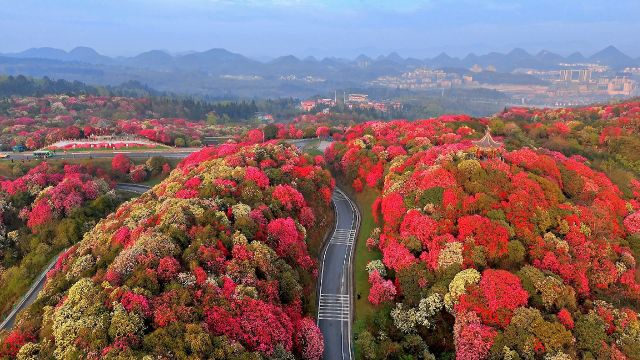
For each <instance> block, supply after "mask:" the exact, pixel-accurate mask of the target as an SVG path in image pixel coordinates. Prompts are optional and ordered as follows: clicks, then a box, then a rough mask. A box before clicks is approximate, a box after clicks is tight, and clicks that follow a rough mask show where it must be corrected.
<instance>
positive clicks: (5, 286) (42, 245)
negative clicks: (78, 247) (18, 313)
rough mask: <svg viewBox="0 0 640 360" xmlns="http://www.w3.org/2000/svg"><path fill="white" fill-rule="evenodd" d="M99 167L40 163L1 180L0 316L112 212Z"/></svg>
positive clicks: (112, 196) (108, 186)
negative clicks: (51, 262)
mask: <svg viewBox="0 0 640 360" xmlns="http://www.w3.org/2000/svg"><path fill="white" fill-rule="evenodd" d="M111 189H112V182H111V180H110V178H109V177H108V176H107V175H106V174H105V173H104V172H103V171H101V169H98V168H89V167H85V166H78V165H65V166H64V167H53V166H51V165H49V164H47V163H41V164H40V165H38V166H36V167H35V168H33V169H31V170H29V171H28V173H27V174H25V175H23V176H21V177H18V178H17V179H15V180H7V179H4V180H1V181H0V313H2V314H3V315H4V314H5V313H6V312H7V311H8V310H9V309H10V308H11V306H12V305H13V304H14V302H15V301H16V300H17V299H18V298H19V297H20V296H21V295H22V294H23V293H24V292H25V290H26V289H27V288H28V287H29V285H30V284H31V282H32V281H33V279H34V278H35V277H36V275H37V274H39V273H40V271H41V270H42V269H43V268H44V266H45V264H46V263H48V262H49V260H50V259H51V258H52V257H53V256H54V255H55V254H57V253H58V252H60V251H61V250H62V249H64V248H65V247H68V246H70V245H72V244H74V243H76V242H78V241H79V240H80V239H81V238H82V234H83V232H84V231H86V230H88V228H87V227H90V226H92V225H93V224H95V222H96V221H97V220H98V219H99V218H101V217H102V216H105V215H106V214H107V213H109V212H111V211H112V210H113V209H114V208H115V206H116V204H117V202H118V201H119V200H118V197H117V196H116V195H115V194H114V193H113V192H112V191H111Z"/></svg>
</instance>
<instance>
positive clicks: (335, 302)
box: [318, 188, 360, 360]
mask: <svg viewBox="0 0 640 360" xmlns="http://www.w3.org/2000/svg"><path fill="white" fill-rule="evenodd" d="M333 205H334V209H335V216H336V224H335V228H334V230H333V233H332V235H331V238H330V239H329V241H327V243H326V244H325V247H324V251H323V252H322V256H321V258H320V263H321V267H320V281H319V282H318V293H319V296H318V326H319V327H320V331H322V335H323V336H324V343H325V344H324V356H323V358H324V359H331V360H335V359H351V358H352V354H353V350H352V346H351V322H352V319H353V280H352V279H353V277H352V274H353V271H352V266H353V251H354V246H355V241H356V238H357V235H358V230H359V228H360V213H359V211H358V208H357V207H356V206H355V204H354V203H353V201H352V200H351V199H349V197H348V196H347V195H346V194H345V193H344V192H343V191H342V190H340V189H338V188H336V189H335V191H334V193H333Z"/></svg>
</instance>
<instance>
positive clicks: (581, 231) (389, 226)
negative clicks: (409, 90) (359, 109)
mask: <svg viewBox="0 0 640 360" xmlns="http://www.w3.org/2000/svg"><path fill="white" fill-rule="evenodd" d="M474 122H476V124H477V125H484V124H485V120H471V119H468V118H465V117H443V118H439V119H432V120H421V121H417V122H406V121H394V122H390V123H377V122H372V123H366V124H362V125H358V126H355V127H353V128H351V129H350V131H348V132H347V133H346V134H345V140H344V141H342V142H336V143H334V144H332V145H331V147H330V148H328V149H327V151H326V158H327V160H328V162H329V163H330V165H331V166H333V167H334V168H335V169H336V171H338V172H339V173H340V174H341V175H340V176H341V178H343V180H345V181H347V182H348V183H351V184H353V188H354V189H355V190H356V191H362V190H363V189H365V188H371V189H374V191H379V196H378V199H377V201H376V202H375V203H374V205H373V208H372V212H373V217H374V218H375V219H376V220H377V221H378V224H379V228H377V229H375V230H374V232H373V233H372V234H371V237H370V238H369V240H368V242H367V245H368V246H369V247H370V249H372V250H373V251H375V252H376V253H377V254H379V257H380V260H375V261H373V262H371V263H370V264H369V266H367V269H366V270H367V271H368V272H369V282H370V284H371V288H370V291H369V295H368V297H369V300H370V302H371V303H372V304H374V305H376V306H379V307H383V306H384V307H385V308H387V309H388V308H391V318H392V319H393V321H392V323H389V322H387V323H384V322H377V323H370V324H367V328H366V329H365V331H364V332H363V333H361V334H359V335H358V337H359V339H358V341H357V344H358V346H359V347H360V349H363V350H362V351H365V350H366V351H370V352H369V353H368V355H366V357H368V358H375V356H376V355H375V354H376V353H380V352H383V351H387V350H388V349H390V348H392V347H390V345H389V341H395V342H397V344H402V345H400V347H399V348H398V347H396V348H395V350H393V351H395V354H396V355H398V356H399V355H400V354H402V353H403V351H407V350H403V349H404V348H405V346H406V347H408V346H409V345H404V344H408V342H409V341H410V340H409V339H413V340H411V343H414V344H415V343H416V341H418V340H416V339H415V336H419V338H421V339H422V340H421V341H423V342H424V343H426V344H428V345H429V347H430V348H431V349H432V351H433V352H436V353H437V352H451V351H455V354H456V358H458V359H488V358H510V359H518V358H521V359H533V358H543V357H544V358H554V359H565V358H567V359H568V358H582V357H583V356H587V354H589V355H590V356H593V357H594V358H616V359H625V358H636V357H637V354H638V353H639V352H638V351H640V348H639V347H638V346H639V345H638V344H639V342H638V341H640V332H638V329H639V328H640V322H639V321H638V313H637V311H638V308H639V305H640V284H639V283H638V278H640V274H639V273H638V271H637V261H636V260H637V259H636V257H637V256H638V255H639V254H638V251H637V244H638V242H639V240H640V239H639V238H637V237H635V235H633V234H631V232H635V231H638V230H637V229H639V228H640V227H639V226H636V224H637V223H638V220H637V218H638V216H637V213H635V214H634V212H635V211H637V210H638V203H637V202H636V201H634V200H631V199H627V198H625V196H624V195H623V193H622V192H621V191H620V190H619V189H618V187H617V186H615V185H614V184H613V183H612V182H611V181H610V180H609V179H608V178H607V177H606V176H605V175H604V174H602V173H599V172H597V171H594V170H592V169H591V168H590V167H589V166H588V165H587V163H585V159H584V158H583V157H580V156H575V157H567V156H565V155H562V154H561V153H558V152H553V151H548V150H531V149H528V148H522V149H520V150H516V151H506V150H502V151H501V152H499V153H497V154H494V156H485V155H486V154H484V155H481V156H478V152H477V151H476V150H475V149H474V148H473V145H472V144H471V143H470V142H469V141H468V138H469V136H470V135H471V134H473V130H471V129H470V128H469V127H466V126H464V125H463V124H473V123H474ZM556 128H557V129H558V131H563V130H562V129H563V127H562V126H557V127H556ZM625 219H626V220H625ZM356 271H362V270H356ZM381 324H382V325H381ZM435 334H437V335H435ZM389 336H391V338H389ZM412 337H413V338H412ZM407 353H411V351H410V350H409V351H407Z"/></svg>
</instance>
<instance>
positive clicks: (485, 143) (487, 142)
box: [473, 128, 502, 149]
mask: <svg viewBox="0 0 640 360" xmlns="http://www.w3.org/2000/svg"><path fill="white" fill-rule="evenodd" d="M473 145H475V146H477V147H479V148H481V149H499V148H501V147H502V143H500V142H497V141H495V140H493V137H491V132H490V131H489V128H487V132H486V133H485V134H484V136H483V137H482V139H480V140H476V141H473Z"/></svg>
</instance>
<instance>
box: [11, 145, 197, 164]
mask: <svg viewBox="0 0 640 360" xmlns="http://www.w3.org/2000/svg"><path fill="white" fill-rule="evenodd" d="M199 150H202V148H179V149H172V150H158V151H151V150H149V151H92V152H87V151H77V152H71V151H69V152H67V153H64V152H61V151H58V152H57V153H56V154H55V155H53V157H51V158H49V159H61V160H72V159H89V158H93V159H109V158H112V157H114V156H115V155H116V154H125V155H127V156H128V157H130V158H134V159H140V158H142V159H146V158H150V157H152V156H162V157H165V158H176V159H182V158H185V157H187V156H188V155H189V154H191V153H194V152H196V151H199ZM4 154H7V155H9V157H7V158H3V159H0V160H3V161H11V160H12V159H13V160H32V159H34V157H33V153H32V152H21V153H11V152H5V153H4Z"/></svg>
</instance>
